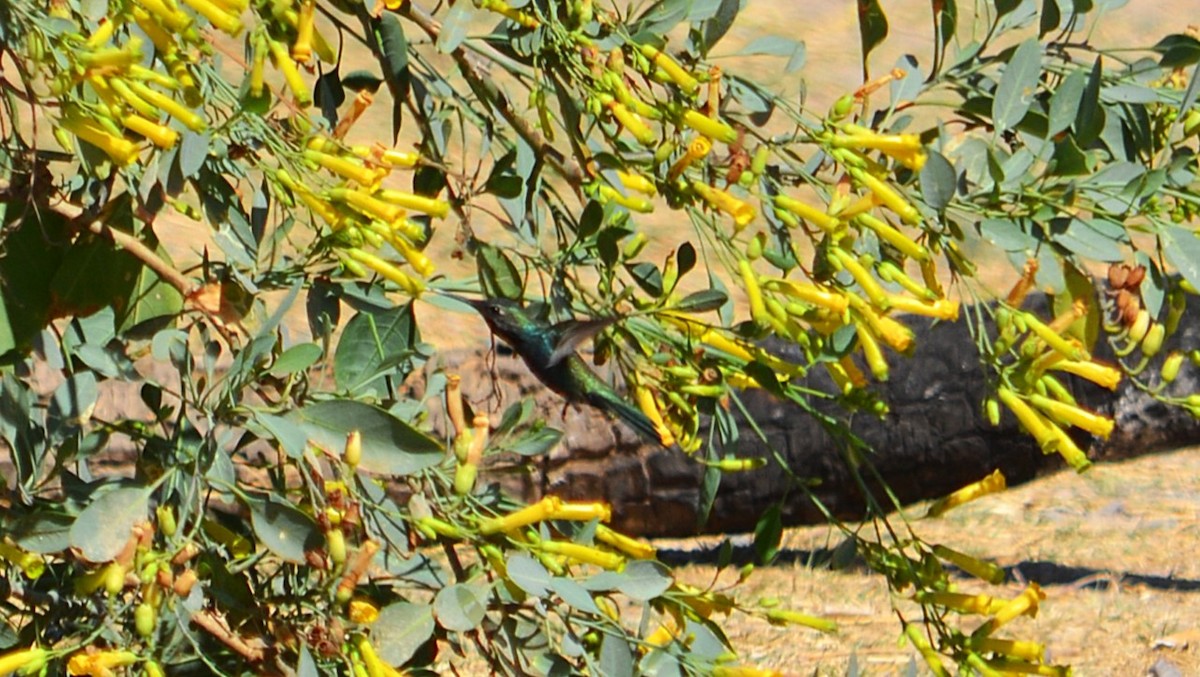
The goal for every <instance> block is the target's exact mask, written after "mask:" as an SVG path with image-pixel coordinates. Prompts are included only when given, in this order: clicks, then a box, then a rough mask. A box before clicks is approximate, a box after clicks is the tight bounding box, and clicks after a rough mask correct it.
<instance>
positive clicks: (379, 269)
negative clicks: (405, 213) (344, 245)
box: [345, 247, 425, 298]
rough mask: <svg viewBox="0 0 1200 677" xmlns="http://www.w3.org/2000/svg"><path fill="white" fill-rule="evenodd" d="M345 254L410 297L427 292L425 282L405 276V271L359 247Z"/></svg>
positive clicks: (348, 250)
mask: <svg viewBox="0 0 1200 677" xmlns="http://www.w3.org/2000/svg"><path fill="white" fill-rule="evenodd" d="M345 252H346V255H347V256H349V257H350V258H351V259H352V260H354V261H358V262H359V263H361V264H363V265H365V266H367V267H368V268H370V269H371V270H374V271H375V272H376V273H379V274H380V275H382V276H383V277H384V278H386V279H388V280H390V281H392V282H393V283H395V284H396V286H397V287H400V289H401V291H403V292H404V293H406V294H408V295H409V296H412V297H414V298H415V297H418V296H420V295H421V292H423V291H425V284H424V283H423V282H421V281H420V280H417V279H415V278H413V277H411V276H409V275H407V274H405V273H404V271H402V270H400V269H399V268H397V267H396V266H394V265H392V264H391V263H389V262H387V261H385V260H383V259H381V258H379V257H378V256H375V255H374V254H371V253H369V252H365V251H363V250H361V249H359V248H357V247H351V248H349V249H346V250H345Z"/></svg>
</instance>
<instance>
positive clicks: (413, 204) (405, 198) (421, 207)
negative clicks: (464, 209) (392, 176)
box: [376, 156, 450, 219]
mask: <svg viewBox="0 0 1200 677" xmlns="http://www.w3.org/2000/svg"><path fill="white" fill-rule="evenodd" d="M414 157H415V156H414ZM413 164H416V162H415V161H414V162H413ZM409 166H412V165H409ZM376 195H378V196H379V199H381V200H384V201H385V202H391V203H392V204H394V205H399V206H401V207H404V208H405V209H411V210H412V211H414V212H421V213H422V214H429V215H430V216H434V217H437V218H439V219H444V218H446V215H447V214H449V213H450V203H449V202H446V201H445V200H439V199H437V198H432V197H425V196H424V195H414V194H412V193H406V192H404V191H401V190H388V189H385V190H381V191H379V192H378V193H376Z"/></svg>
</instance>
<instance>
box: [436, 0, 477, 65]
mask: <svg viewBox="0 0 1200 677" xmlns="http://www.w3.org/2000/svg"><path fill="white" fill-rule="evenodd" d="M474 22H475V3H472V2H456V3H454V5H453V6H451V7H450V11H449V12H446V18H445V19H443V20H442V30H441V32H440V33H438V38H437V50H438V51H439V52H441V53H442V54H449V53H451V52H453V51H454V50H456V49H458V46H459V45H461V44H462V41H463V40H466V39H467V34H468V33H469V32H470V30H471V25H472V24H473V23H474Z"/></svg>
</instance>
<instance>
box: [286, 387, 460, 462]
mask: <svg viewBox="0 0 1200 677" xmlns="http://www.w3.org/2000/svg"><path fill="white" fill-rule="evenodd" d="M287 418H289V419H291V420H292V421H295V422H296V423H298V424H299V425H300V426H301V427H302V428H303V429H304V433H305V435H306V436H307V437H308V439H309V440H311V441H312V442H313V443H315V444H318V445H320V446H322V447H324V448H325V449H328V450H330V451H335V452H336V451H337V450H340V449H342V447H343V446H344V445H345V443H346V435H347V434H348V433H349V432H350V431H351V430H358V431H359V432H360V433H362V440H363V455H362V462H361V463H360V464H359V467H360V468H362V469H363V470H366V471H367V472H371V473H376V474H381V475H411V474H413V473H416V472H420V471H422V470H424V469H426V468H430V467H432V466H434V465H437V464H438V463H439V462H440V461H441V460H442V458H443V450H442V447H441V445H440V444H438V442H437V441H436V440H434V439H433V438H431V437H429V436H427V435H426V434H425V433H423V432H421V431H419V430H417V429H416V428H414V427H412V426H410V425H409V424H407V423H405V422H404V421H401V420H400V419H398V418H396V417H395V416H393V415H391V414H389V413H388V412H386V411H384V410H383V409H380V408H379V407H375V406H372V405H369V404H363V403H362V402H352V401H348V400H331V401H328V402H317V403H316V404H310V405H308V406H307V407H304V408H303V409H298V410H296V411H293V412H291V413H290V414H288V416H287Z"/></svg>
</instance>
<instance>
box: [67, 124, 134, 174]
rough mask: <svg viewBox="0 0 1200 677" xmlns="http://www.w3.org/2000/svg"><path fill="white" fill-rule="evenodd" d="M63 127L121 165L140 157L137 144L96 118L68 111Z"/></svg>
mask: <svg viewBox="0 0 1200 677" xmlns="http://www.w3.org/2000/svg"><path fill="white" fill-rule="evenodd" d="M59 124H60V125H61V126H62V128H63V129H66V130H67V131H68V132H70V133H72V134H74V135H75V136H77V137H79V138H80V139H83V140H84V141H87V142H88V143H90V144H92V145H93V146H95V147H97V148H99V149H100V150H102V151H104V153H105V154H106V155H108V157H109V158H111V159H112V161H113V162H114V163H116V164H117V166H119V167H124V166H126V165H128V164H130V163H132V162H133V161H134V160H136V159H137V157H138V148H137V144H135V143H134V142H132V141H130V140H129V139H126V138H125V137H122V136H117V135H115V134H111V133H109V132H108V131H107V130H106V129H104V128H103V127H102V126H100V124H99V123H97V122H96V121H95V120H92V119H90V118H86V117H83V116H82V115H76V114H72V113H68V114H67V115H66V116H65V117H63V118H62V120H61V121H60V122H59Z"/></svg>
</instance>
